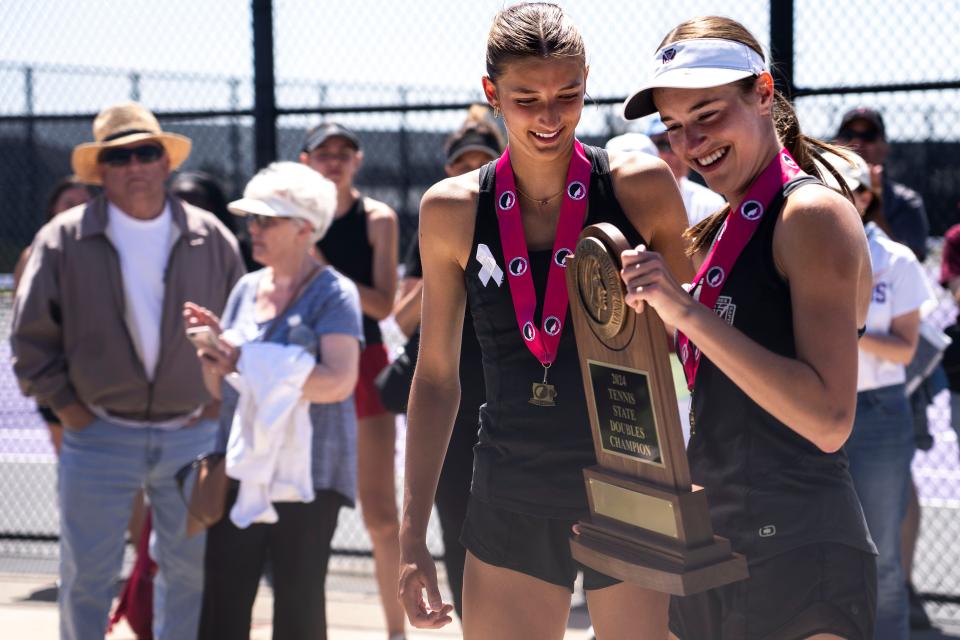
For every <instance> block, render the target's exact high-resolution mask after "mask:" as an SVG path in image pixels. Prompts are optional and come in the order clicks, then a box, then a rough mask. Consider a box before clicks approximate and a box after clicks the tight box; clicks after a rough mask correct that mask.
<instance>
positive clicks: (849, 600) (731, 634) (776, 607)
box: [670, 543, 877, 640]
mask: <svg viewBox="0 0 960 640" xmlns="http://www.w3.org/2000/svg"><path fill="white" fill-rule="evenodd" d="M876 609H877V563H876V558H875V557H874V556H873V555H871V554H869V553H866V552H864V551H860V550H859V549H854V548H853V547H849V546H846V545H841V544H834V543H818V544H811V545H807V546H803V547H800V548H797V549H793V550H791V551H787V552H785V553H782V554H780V555H778V556H775V557H773V558H770V559H768V560H763V561H760V562H757V563H756V564H751V565H750V577H749V578H748V579H747V580H744V581H742V582H735V583H733V584H729V585H726V586H723V587H719V588H717V589H712V590H710V591H706V592H704V593H698V594H695V595H692V596H680V597H678V596H674V597H672V598H671V599H670V631H672V632H673V633H674V635H676V636H677V637H678V638H680V639H681V640H713V639H717V640H719V639H721V638H722V639H723V640H794V639H799V638H807V637H809V636H811V635H814V634H817V633H832V634H835V635H838V636H840V637H841V638H846V639H847V640H873V631H874V617H875V614H876Z"/></svg>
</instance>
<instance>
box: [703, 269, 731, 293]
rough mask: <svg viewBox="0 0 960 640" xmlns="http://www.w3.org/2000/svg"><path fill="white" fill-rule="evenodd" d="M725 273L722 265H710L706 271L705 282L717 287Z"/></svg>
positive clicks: (721, 282)
mask: <svg viewBox="0 0 960 640" xmlns="http://www.w3.org/2000/svg"><path fill="white" fill-rule="evenodd" d="M726 275H727V274H726V272H724V270H723V267H711V269H710V270H709V271H707V284H708V285H710V286H711V287H713V288H717V287H719V286H720V285H721V284H723V279H724V278H725V277H726Z"/></svg>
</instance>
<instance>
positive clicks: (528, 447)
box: [464, 146, 641, 518]
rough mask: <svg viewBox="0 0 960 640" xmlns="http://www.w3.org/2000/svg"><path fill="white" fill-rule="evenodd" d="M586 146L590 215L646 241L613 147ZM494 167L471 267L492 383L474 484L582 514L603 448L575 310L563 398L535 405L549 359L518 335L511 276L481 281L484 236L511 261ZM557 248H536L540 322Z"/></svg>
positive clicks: (531, 509) (561, 352)
mask: <svg viewBox="0 0 960 640" xmlns="http://www.w3.org/2000/svg"><path fill="white" fill-rule="evenodd" d="M584 151H585V152H586V155H587V158H589V159H590V162H591V164H592V167H593V168H592V172H591V176H590V191H589V205H588V207H589V208H588V212H587V218H586V221H585V225H589V224H595V223H597V222H609V223H611V224H613V225H615V226H617V227H618V228H619V229H620V230H621V231H622V232H623V233H624V235H625V236H626V237H627V240H628V241H629V242H631V244H634V245H635V244H637V243H639V242H640V241H641V240H640V237H639V234H638V233H637V232H636V231H635V230H634V228H633V225H632V224H631V223H630V221H629V220H628V219H627V217H626V215H625V214H624V213H623V209H621V208H620V205H619V203H618V202H617V200H616V198H615V197H614V192H613V183H612V181H611V176H610V166H609V162H608V159H607V154H606V152H605V151H603V150H601V149H596V148H594V147H588V146H584ZM495 177H496V173H495V168H494V163H490V164H487V165H486V166H484V167H483V168H482V169H481V170H480V194H479V197H478V201H477V217H476V226H475V229H474V237H473V245H472V247H471V249H470V261H469V264H468V266H467V269H466V272H465V273H464V278H465V284H466V289H467V301H468V303H469V307H470V312H471V313H472V315H473V323H474V327H475V329H476V333H477V338H478V340H479V341H480V348H481V351H482V361H483V373H484V379H485V381H486V388H487V397H486V403H485V404H484V405H483V406H482V407H481V408H480V434H479V435H480V442H479V444H478V445H477V446H476V447H475V449H474V471H473V487H472V493H473V495H474V496H476V497H477V498H478V499H480V500H483V501H485V502H489V503H492V504H494V505H496V506H499V507H502V508H505V509H509V510H512V511H517V512H521V513H529V514H532V515H538V516H545V517H551V518H580V517H582V516H584V515H586V513H587V511H588V510H587V498H586V492H585V489H584V480H583V474H582V470H583V468H584V467H586V466H589V465H592V464H596V457H595V455H594V451H593V440H592V438H591V435H590V422H589V418H588V417H587V406H586V398H585V397H584V392H583V378H582V376H581V374H580V364H579V361H578V358H577V346H576V341H575V340H574V335H573V327H572V326H571V321H570V313H569V312H568V313H567V318H566V321H565V323H564V326H563V333H562V334H561V337H560V345H559V348H558V352H557V358H556V361H555V362H554V364H553V366H552V367H551V368H550V383H551V384H554V385H556V387H557V393H558V395H557V399H556V400H557V406H556V407H537V406H533V405H531V404H529V403H528V402H527V401H528V400H529V399H530V395H531V385H532V383H534V382H540V381H541V380H542V379H543V367H542V366H541V365H540V362H539V361H538V360H537V359H536V357H535V356H534V355H533V354H532V353H530V351H529V350H528V349H527V346H526V344H525V343H524V341H523V338H522V337H521V336H520V330H519V329H518V328H517V318H516V315H515V314H514V309H513V300H512V299H511V297H510V287H509V284H508V282H507V278H506V276H505V277H504V279H503V282H502V284H501V285H497V283H496V281H495V280H492V279H491V280H489V281H488V282H487V284H486V285H484V284H483V281H482V280H481V278H480V273H479V272H480V269H481V265H480V262H479V261H478V260H477V259H476V255H477V247H478V245H481V244H484V245H486V246H487V247H488V248H489V250H490V252H491V253H492V254H493V256H494V258H496V261H497V264H498V265H499V267H500V268H501V269H505V268H506V267H505V265H504V264H503V248H502V246H501V244H500V230H499V226H498V223H497V218H496V211H495V208H494V199H495V195H494V194H495V191H494V182H495ZM551 254H552V251H551V250H546V251H530V252H529V257H530V269H531V272H532V275H533V282H534V287H535V289H536V292H537V310H536V316H535V322H536V323H537V325H539V324H540V321H541V312H542V309H543V296H544V291H545V290H546V282H547V274H548V272H549V266H550V262H551V259H552V255H551Z"/></svg>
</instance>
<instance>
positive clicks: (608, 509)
mask: <svg viewBox="0 0 960 640" xmlns="http://www.w3.org/2000/svg"><path fill="white" fill-rule="evenodd" d="M587 483H588V486H589V487H590V495H591V497H592V498H593V511H594V512H595V513H597V514H599V515H601V516H606V517H607V518H612V519H614V520H619V521H620V522H625V523H626V524H630V525H633V526H635V527H640V528H641V529H646V530H647V531H653V532H655V533H659V534H662V535H665V536H669V537H671V538H677V537H679V532H678V531H677V519H676V516H675V514H674V512H673V504H672V503H671V502H670V501H669V500H663V499H662V498H655V497H653V496H649V495H647V494H645V493H637V492H636V491H631V490H629V489H624V488H623V487H618V486H616V485H613V484H609V483H606V482H602V481H600V480H597V479H596V478H587Z"/></svg>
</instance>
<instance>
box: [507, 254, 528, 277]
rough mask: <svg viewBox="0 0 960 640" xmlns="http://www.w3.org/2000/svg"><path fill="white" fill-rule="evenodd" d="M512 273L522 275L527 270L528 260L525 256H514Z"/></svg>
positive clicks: (511, 266) (511, 265) (511, 263)
mask: <svg viewBox="0 0 960 640" xmlns="http://www.w3.org/2000/svg"><path fill="white" fill-rule="evenodd" d="M508 268H509V269H510V275H512V276H522V275H523V274H525V273H526V272H527V261H526V260H525V259H523V258H514V259H513V260H511V261H510V266H509V267H508Z"/></svg>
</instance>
